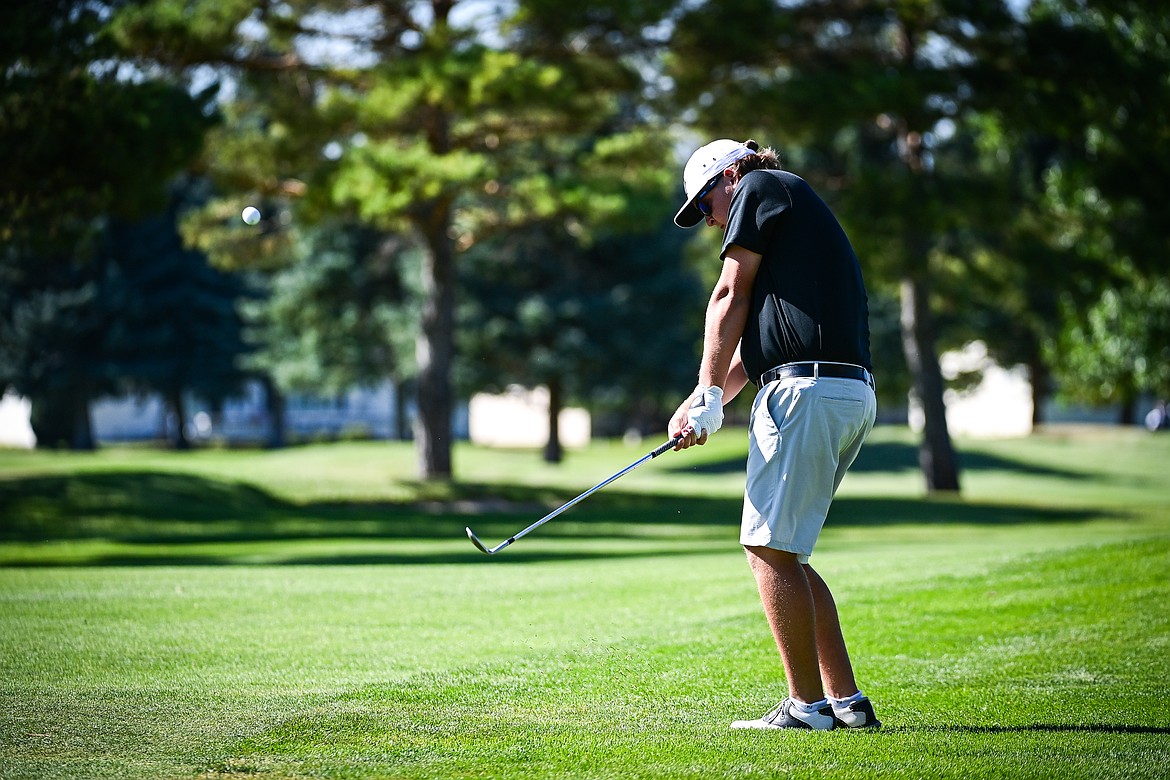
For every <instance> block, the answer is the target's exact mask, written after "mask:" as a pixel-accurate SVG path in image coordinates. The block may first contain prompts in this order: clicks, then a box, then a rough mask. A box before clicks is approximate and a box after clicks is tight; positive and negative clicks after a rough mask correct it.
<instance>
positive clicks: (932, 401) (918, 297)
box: [901, 277, 959, 493]
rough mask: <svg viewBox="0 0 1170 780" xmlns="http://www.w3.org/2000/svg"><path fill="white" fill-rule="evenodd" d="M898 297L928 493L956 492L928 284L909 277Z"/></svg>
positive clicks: (956, 478)
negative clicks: (919, 406)
mask: <svg viewBox="0 0 1170 780" xmlns="http://www.w3.org/2000/svg"><path fill="white" fill-rule="evenodd" d="M901 298H902V349H903V351H904V352H905V355H906V365H907V366H908V367H909V368H910V374H911V376H913V377H914V391H915V393H916V394H917V395H918V400H919V401H920V402H921V403H922V411H923V415H924V426H923V431H922V442H921V443H920V444H919V447H918V463H919V465H920V466H921V468H922V474H923V476H924V477H925V478H926V488H927V490H928V491H929V492H931V493H936V492H940V491H958V489H959V468H958V463H957V461H956V460H955V452H954V449H953V447H952V446H951V436H950V432H949V431H948V430H947V408H946V404H945V403H944V402H943V378H942V370H941V369H940V368H939V364H938V355H937V354H936V349H935V336H934V319H933V317H932V316H931V312H930V304H929V294H928V286H927V283H926V282H925V280H922V279H915V278H912V277H910V278H906V279H903V280H902V285H901Z"/></svg>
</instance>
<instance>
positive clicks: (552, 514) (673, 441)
mask: <svg viewBox="0 0 1170 780" xmlns="http://www.w3.org/2000/svg"><path fill="white" fill-rule="evenodd" d="M682 438H683V434H681V433H680V434H679V435H678V436H675V437H674V438H673V439H671V440H670V441H668V442H666V443H665V444H663V445H662V446H660V447H658V448H657V449H655V450H654V451H653V452H649V453H647V454H646V455H644V456H642V457H641V458H639V459H638V460H636V461H634V462H633V463H631V464H630V465H628V466H626V467H625V468H624V469H622V470H621V471H619V472H618V473H616V474H614V475H613V476H612V477H610V478H609V479H607V480H605V481H604V482H599V483H598V484H596V485H594V486H593V487H591V488H589V489H588V490H586V491H585V492H584V493H582V494H581V495H579V496H577V497H576V498H574V499H573V500H572V501H570V502H568V503H567V504H565V505H563V506H561V507H559V508H557V509H554V510H553V511H551V512H549V513H548V514H547V515H545V516H544V517H542V518H540V519H539V520H537V521H536V522H535V523H533V524H532V525H530V526H528V527H527V528H525V529H524V530H523V531H521V532H520V533H518V534H516V535H515V536H513V537H511V538H509V539H508V540H507V541H504V542H500V543H499V544H497V545H496V546H495V547H487V546H486V545H484V543H483V542H481V541H480V540H479V537H478V536H476V535H475V531H472V530H471V528H467V529H466V530H467V538H468V539H470V540H471V543H472V544H474V545H475V546H476V547H478V548H479V549H480V552H484V553H487V554H488V555H495V554H496V553H498V552H499V551H500V550H502V549H504V548H505V547H507V546H508V545H510V544H511V543H512V542H514V541H516V540H517V539H520V538H522V537H524V536H527V535H528V534H529V533H530V532H531V531H535V530H536V529H537V528H540V527H541V526H542V525H544V524H545V523H547V522H548V521H549V520H552V519H553V518H554V517H556V516H557V515H559V514H560V513H562V512H564V511H565V510H566V509H568V508H569V507H571V506H573V505H574V504H576V503H577V502H578V501H580V500H582V499H583V498H587V497H588V496H591V495H593V494H594V493H596V492H597V491H598V490H601V489H602V488H603V487H605V486H606V485H608V484H609V483H610V482H613V481H614V480H615V479H617V478H618V477H620V476H622V475H623V474H625V473H627V472H629V471H633V470H634V469H636V468H638V466H641V465H642V464H643V463H645V462H646V461H648V460H652V459H653V458H657V457H658V456H659V455H661V454H662V453H664V452H666V451H667V450H669V449H673V448H674V445H676V444H678V443H679V442H680V441H682Z"/></svg>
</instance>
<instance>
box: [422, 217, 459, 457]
mask: <svg viewBox="0 0 1170 780" xmlns="http://www.w3.org/2000/svg"><path fill="white" fill-rule="evenodd" d="M450 214H451V207H450V203H449V202H448V201H445V202H441V203H436V204H432V207H431V208H430V209H429V210H428V213H427V222H426V223H425V224H424V226H423V235H424V238H425V239H426V244H427V251H426V252H425V253H424V257H423V264H422V288H423V303H422V330H421V332H420V333H419V337H418V341H417V342H416V343H415V357H416V358H417V361H418V418H417V419H416V420H415V436H414V442H415V450H416V452H417V453H418V463H419V476H420V478H422V479H424V480H442V479H450V478H451V410H452V402H451V358H452V355H453V352H454V342H455V252H454V247H453V246H452V244H451V239H450V238H449V237H448V236H447V228H448V227H449V226H450V223H451V219H450Z"/></svg>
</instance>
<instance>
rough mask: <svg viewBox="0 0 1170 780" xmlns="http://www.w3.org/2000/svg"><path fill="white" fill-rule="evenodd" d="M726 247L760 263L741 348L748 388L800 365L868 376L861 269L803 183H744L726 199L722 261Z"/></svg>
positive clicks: (788, 177) (754, 175)
mask: <svg viewBox="0 0 1170 780" xmlns="http://www.w3.org/2000/svg"><path fill="white" fill-rule="evenodd" d="M732 244H735V245H737V246H741V247H743V248H744V249H748V250H750V251H752V252H756V253H758V254H760V255H762V256H763V259H762V260H761V261H760V268H759V271H758V272H757V274H756V280H755V285H754V286H753V287H752V308H751V314H749V316H748V321H747V326H746V327H745V328H744V333H743V341H742V343H741V345H740V355H741V357H742V359H743V365H744V369H745V370H746V371H747V375H748V377H749V378H750V379H751V380H752V381H755V380H757V379H759V377H760V374H762V373H764V372H765V371H767V370H768V369H770V368H773V367H775V366H779V365H782V364H784V363H792V362H795V361H802V360H826V361H833V362H836V363H854V364H856V365H859V366H864V367H865V368H867V369H869V370H871V371H872V370H873V365H872V358H871V357H870V351H869V304H868V299H867V297H866V294H865V285H864V283H863V282H862V279H861V265H860V264H859V263H858V261H857V255H856V253H854V251H853V246H852V245H851V244H850V243H849V238H848V237H847V236H846V235H845V231H844V230H843V229H842V228H841V224H840V223H839V222H837V218H836V217H835V216H833V212H831V211H830V210H829V207H828V206H826V205H825V202H824V201H823V200H821V198H820V196H819V195H817V194H816V193H815V192H814V191H813V189H812V187H810V186H809V185H808V183H807V182H805V181H804V179H802V178H800V177H799V176H797V175H795V174H792V173H789V172H787V171H772V170H756V171H752V172H750V173H748V174H747V175H746V176H744V177H743V179H741V180H740V182H739V185H738V186H737V187H736V188H735V193H734V195H733V196H732V199H731V206H730V213H729V214H728V224H727V231H726V232H725V234H724V237H723V250H722V253H721V256H722V255H723V254H725V253H726V252H727V248H728V247H730V246H731V245H732Z"/></svg>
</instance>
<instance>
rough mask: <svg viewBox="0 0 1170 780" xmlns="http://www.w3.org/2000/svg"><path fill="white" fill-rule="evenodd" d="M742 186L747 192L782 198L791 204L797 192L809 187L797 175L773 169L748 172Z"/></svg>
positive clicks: (758, 169)
mask: <svg viewBox="0 0 1170 780" xmlns="http://www.w3.org/2000/svg"><path fill="white" fill-rule="evenodd" d="M740 184H741V185H742V186H743V187H744V188H745V191H752V192H756V193H758V194H759V195H761V196H771V197H782V198H784V199H785V200H787V201H789V202H791V201H792V200H793V199H794V192H795V191H797V190H801V189H806V188H807V187H808V184H807V183H805V181H804V179H802V178H800V177H799V176H797V175H796V174H795V173H791V172H790V171H783V170H776V169H771V168H757V169H756V170H754V171H749V172H747V173H746V174H744V177H743V179H742V180H741V182H740Z"/></svg>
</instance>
